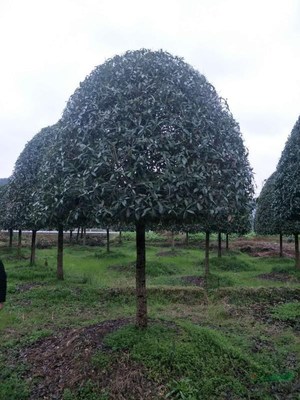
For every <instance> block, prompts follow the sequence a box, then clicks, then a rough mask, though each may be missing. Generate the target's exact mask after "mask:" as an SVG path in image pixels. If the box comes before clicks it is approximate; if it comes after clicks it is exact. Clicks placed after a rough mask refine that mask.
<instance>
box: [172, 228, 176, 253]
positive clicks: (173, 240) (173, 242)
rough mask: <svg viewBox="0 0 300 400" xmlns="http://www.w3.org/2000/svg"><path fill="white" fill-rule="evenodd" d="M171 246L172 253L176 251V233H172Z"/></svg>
mask: <svg viewBox="0 0 300 400" xmlns="http://www.w3.org/2000/svg"><path fill="white" fill-rule="evenodd" d="M171 246H172V251H175V233H174V231H172V232H171Z"/></svg>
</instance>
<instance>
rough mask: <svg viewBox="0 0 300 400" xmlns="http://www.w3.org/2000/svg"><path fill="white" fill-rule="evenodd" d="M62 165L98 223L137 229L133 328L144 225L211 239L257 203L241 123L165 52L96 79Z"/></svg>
mask: <svg viewBox="0 0 300 400" xmlns="http://www.w3.org/2000/svg"><path fill="white" fill-rule="evenodd" d="M62 124H63V126H64V128H63V133H62V136H61V139H62V146H63V147H64V149H65V156H66V157H67V158H68V160H69V161H70V162H72V163H73V170H74V171H76V174H74V175H73V177H72V183H73V185H75V187H76V188H78V189H79V190H80V193H81V195H80V197H81V200H82V199H84V200H85V201H86V202H89V203H90V204H93V205H94V212H95V215H96V216H97V219H98V220H101V221H105V220H106V219H108V220H109V221H112V220H113V221H123V222H125V223H134V224H135V225H136V232H137V279H136V281H137V297H138V309H137V324H138V325H139V326H145V325H146V323H147V314H146V294H145V225H146V224H147V223H150V222H151V223H155V222H159V221H163V222H164V223H180V224H181V223H183V222H186V223H197V222H198V221H201V224H202V225H203V226H204V227H205V230H206V231H207V232H209V230H210V226H211V224H212V222H214V221H215V220H216V218H218V217H222V218H224V217H225V218H227V217H228V216H229V215H232V214H233V213H235V212H236V210H238V208H239V207H240V206H241V205H244V204H249V200H250V199H251V196H252V172H251V169H250V167H249V163H248V160H247V152H246V150H245V148H244V145H243V140H242V137H241V134H240V131H239V127H238V124H237V123H236V122H235V121H234V119H233V117H232V115H231V113H230V111H229V109H228V107H227V104H226V102H225V101H223V100H222V99H221V98H220V97H219V96H218V94H217V93H216V91H215V89H214V87H213V86H212V85H211V84H210V83H209V82H208V81H207V80H206V78H205V77H204V76H203V75H201V74H200V73H199V72H197V71H196V70H194V69H193V68H192V67H190V66H189V65H187V64H186V63H185V62H184V61H183V60H182V59H180V58H177V57H173V56H172V55H170V54H168V53H166V52H163V51H150V50H145V49H144V50H139V51H129V52H127V53H125V54H124V55H123V56H116V57H114V58H112V59H110V60H108V61H106V62H105V63H104V64H102V65H100V66H98V67H96V68H95V69H94V71H92V73H91V74H90V75H89V76H88V77H87V78H86V79H85V80H84V82H82V83H81V84H80V87H79V88H78V89H77V90H76V91H75V93H74V94H73V95H72V96H71V98H70V100H69V102H68V104H67V107H66V109H65V111H64V114H63V117H62Z"/></svg>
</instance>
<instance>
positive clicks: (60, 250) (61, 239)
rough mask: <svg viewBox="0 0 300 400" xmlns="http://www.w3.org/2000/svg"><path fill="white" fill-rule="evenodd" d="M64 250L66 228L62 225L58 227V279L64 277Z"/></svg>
mask: <svg viewBox="0 0 300 400" xmlns="http://www.w3.org/2000/svg"><path fill="white" fill-rule="evenodd" d="M63 251H64V230H63V227H62V226H59V228H58V238H57V271H56V276H57V279H60V280H63V279H64V269H63Z"/></svg>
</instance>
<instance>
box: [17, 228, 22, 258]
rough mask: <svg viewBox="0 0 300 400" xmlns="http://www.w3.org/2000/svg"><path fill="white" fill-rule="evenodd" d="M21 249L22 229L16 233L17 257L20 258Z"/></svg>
mask: <svg viewBox="0 0 300 400" xmlns="http://www.w3.org/2000/svg"><path fill="white" fill-rule="evenodd" d="M21 248H22V229H19V231H18V257H21Z"/></svg>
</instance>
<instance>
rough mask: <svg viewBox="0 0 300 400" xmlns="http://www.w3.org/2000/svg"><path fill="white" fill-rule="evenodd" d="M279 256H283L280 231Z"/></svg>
mask: <svg viewBox="0 0 300 400" xmlns="http://www.w3.org/2000/svg"><path fill="white" fill-rule="evenodd" d="M279 257H283V246H282V233H280V234H279Z"/></svg>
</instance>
